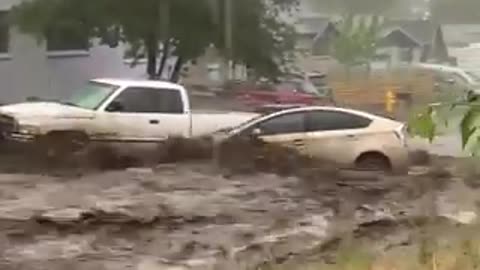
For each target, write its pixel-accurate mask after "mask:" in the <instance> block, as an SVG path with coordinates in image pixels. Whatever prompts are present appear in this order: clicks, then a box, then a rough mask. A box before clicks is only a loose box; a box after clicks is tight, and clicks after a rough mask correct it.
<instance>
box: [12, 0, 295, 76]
mask: <svg viewBox="0 0 480 270" xmlns="http://www.w3.org/2000/svg"><path fill="white" fill-rule="evenodd" d="M224 1H225V0H195V1H192V0H138V1H135V2H132V1H131V0H32V1H24V2H22V3H21V4H20V5H18V6H17V7H15V8H14V10H13V19H14V22H16V23H17V24H18V25H19V27H20V30H22V31H23V32H26V33H29V34H32V35H34V36H36V37H37V38H38V39H39V40H41V39H43V38H44V36H45V33H47V32H48V30H49V29H51V28H54V27H55V26H56V25H59V24H68V25H70V26H72V29H76V31H80V32H82V33H84V34H85V36H86V38H87V39H88V40H93V39H95V38H99V39H100V40H102V41H103V42H104V43H107V44H109V45H111V46H112V47H114V46H117V45H118V43H119V42H124V43H128V44H130V45H131V49H130V51H129V54H130V55H132V56H136V57H137V58H138V57H140V56H141V55H146V57H147V59H148V62H147V73H148V74H149V76H150V78H157V77H158V76H159V75H160V74H162V72H163V69H164V67H165V60H166V59H167V58H168V57H169V56H171V55H172V54H173V55H176V56H177V57H178V61H177V66H176V67H175V71H176V72H175V76H174V77H175V78H173V79H174V80H175V79H176V78H177V77H178V73H179V71H180V70H181V67H182V65H183V64H184V63H186V62H188V61H190V60H193V59H196V58H198V57H199V56H201V55H202V54H203V53H204V50H205V49H206V48H207V47H208V46H210V44H215V45H216V46H217V48H220V49H221V50H222V52H224V55H225V56H227V55H228V56H229V57H231V58H233V59H232V60H234V61H235V62H237V63H245V64H247V65H249V66H250V67H252V68H253V69H255V70H256V71H257V72H258V73H261V74H269V75H272V74H276V73H277V72H278V71H279V66H281V65H282V64H283V63H284V57H283V56H284V54H285V52H287V51H288V50H289V49H293V43H292V42H287V39H288V38H289V35H290V34H291V32H290V31H289V28H288V25H287V24H286V23H285V22H283V21H282V20H280V19H278V18H277V17H276V15H278V14H279V12H280V11H282V10H287V9H289V8H291V7H292V6H293V5H294V3H295V2H296V0H272V1H269V3H268V4H267V2H264V1H258V0H244V1H232V2H233V3H234V4H235V8H234V9H233V11H234V20H233V26H234V29H233V32H234V33H235V34H234V38H233V44H235V50H234V53H233V54H232V55H229V54H227V53H226V50H224V48H225V47H226V46H225V44H224V40H225V38H224V36H223V35H224V34H223V33H224V32H225V31H224V25H225V21H224V18H223V16H222V12H215V11H221V10H222V9H221V5H222V4H223V3H224ZM72 31H73V30H72ZM159 56H161V57H160V61H159ZM134 62H135V61H134Z"/></svg>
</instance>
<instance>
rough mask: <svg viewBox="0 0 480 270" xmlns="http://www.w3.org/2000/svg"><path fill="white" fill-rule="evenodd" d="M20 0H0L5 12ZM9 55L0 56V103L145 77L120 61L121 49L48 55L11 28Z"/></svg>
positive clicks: (141, 68) (61, 94) (142, 68)
mask: <svg viewBox="0 0 480 270" xmlns="http://www.w3.org/2000/svg"><path fill="white" fill-rule="evenodd" d="M22 1H24V0H0V10H9V9H10V8H11V7H12V6H13V5H15V4H18V3H20V2H22ZM9 47H10V49H9V52H8V53H7V54H0V103H10V102H18V101H23V100H25V98H26V97H29V96H38V97H44V98H63V97H65V96H68V95H69V94H70V93H71V92H73V91H74V90H75V89H76V88H77V87H79V86H80V85H81V84H82V83H84V82H85V81H86V80H89V79H92V78H95V77H127V78H145V77H146V76H145V73H146V72H145V69H146V67H145V64H139V65H137V66H136V67H134V68H131V67H130V65H129V64H127V63H124V61H123V52H124V49H123V48H115V49H111V48H109V47H107V46H98V45H97V46H93V47H92V48H91V49H90V50H89V51H88V52H86V51H75V52H57V53H54V54H52V53H48V52H47V51H46V50H45V45H44V44H42V43H39V42H38V41H37V40H36V39H34V38H32V37H31V36H28V35H25V34H22V33H19V32H18V31H16V30H15V29H14V28H12V29H11V33H10V44H9Z"/></svg>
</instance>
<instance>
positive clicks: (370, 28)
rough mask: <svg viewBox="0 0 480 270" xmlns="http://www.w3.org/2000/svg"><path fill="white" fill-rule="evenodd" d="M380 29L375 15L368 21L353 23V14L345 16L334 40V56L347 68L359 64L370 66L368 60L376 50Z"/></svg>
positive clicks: (373, 55) (369, 60)
mask: <svg viewBox="0 0 480 270" xmlns="http://www.w3.org/2000/svg"><path fill="white" fill-rule="evenodd" d="M380 29H381V25H380V23H379V20H378V19H377V18H376V17H374V18H373V20H372V21H371V22H369V23H367V21H366V20H365V19H364V20H361V21H360V22H359V23H358V24H354V22H353V16H347V17H346V18H345V19H344V20H343V22H342V23H341V25H340V27H339V34H338V36H337V38H336V39H335V40H334V46H333V56H334V58H335V59H337V60H338V62H340V63H341V64H342V65H344V66H345V67H346V68H347V69H348V68H350V67H354V66H360V65H366V66H367V67H370V62H371V60H372V59H373V58H374V57H375V54H376V51H377V41H378V35H379V31H380Z"/></svg>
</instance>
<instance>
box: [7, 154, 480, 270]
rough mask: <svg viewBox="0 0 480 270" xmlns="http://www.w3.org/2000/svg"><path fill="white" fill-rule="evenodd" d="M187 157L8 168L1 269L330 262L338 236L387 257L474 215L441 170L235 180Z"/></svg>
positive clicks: (447, 167)
mask: <svg viewBox="0 0 480 270" xmlns="http://www.w3.org/2000/svg"><path fill="white" fill-rule="evenodd" d="M277 150H278V149H277ZM277 154H278V153H277ZM195 158H196V157H195ZM195 158H193V159H192V161H188V162H187V161H184V162H181V163H179V162H177V163H175V164H163V165H158V166H155V167H153V168H145V167H144V168H130V169H119V170H113V171H98V170H97V171H91V170H89V171H82V170H81V169H77V170H76V173H72V172H70V173H69V174H66V173H58V172H54V171H50V172H49V174H48V175H44V176H42V175H41V174H38V173H35V172H33V171H32V172H31V173H29V174H25V173H20V171H21V170H20V169H18V168H17V170H16V171H11V170H12V169H11V168H10V173H7V172H4V173H3V174H0V186H1V187H2V188H1V189H0V237H1V241H0V243H1V245H0V258H1V259H0V269H5V270H10V269H12V270H13V269H22V270H23V269H29V270H30V269H33V270H37V269H39V270H40V269H54V270H55V269H74V270H83V269H85V270H87V269H88V270H96V269H101V270H110V269H112V270H113V269H115V270H124V269H125V270H126V269H129V270H130V269H134V270H150V269H155V270H157V269H213V268H212V267H214V266H215V267H217V268H216V269H255V268H256V267H257V266H259V265H262V264H265V263H267V264H270V263H282V262H285V261H290V260H294V259H295V258H301V257H302V256H307V255H308V254H315V255H316V256H318V255H319V254H328V251H331V250H333V249H335V245H334V243H336V241H338V240H339V239H342V238H344V237H345V236H347V235H349V236H350V237H352V238H355V239H362V240H369V241H372V243H375V246H378V247H379V248H382V249H386V248H389V247H390V248H391V247H392V246H397V245H401V244H405V243H408V241H409V238H410V237H411V234H412V232H414V231H415V228H418V226H419V225H418V224H422V222H423V223H425V222H426V221H425V220H427V221H428V220H429V219H431V218H439V219H441V220H446V221H448V222H450V223H452V222H453V223H468V222H471V221H472V215H475V213H476V205H475V202H476V200H477V199H478V198H477V197H478V196H477V195H476V194H475V191H474V190H472V189H470V188H469V187H467V186H465V185H464V184H463V181H462V179H461V178H459V177H457V176H456V175H455V174H456V173H457V166H456V165H455V164H454V163H452V162H451V161H448V160H434V161H432V163H433V165H431V166H430V167H416V168H412V170H411V173H410V175H408V176H388V175H384V174H378V173H368V172H355V171H353V172H352V171H338V170H335V173H332V172H331V168H330V169H329V170H326V169H325V168H323V169H322V168H320V169H319V168H316V170H315V168H310V169H309V170H306V168H303V169H301V170H296V171H295V173H292V172H290V173H287V174H282V173H281V172H279V171H275V170H273V171H272V169H271V168H274V167H281V166H280V165H278V166H267V167H269V168H270V169H265V170H264V171H265V172H263V173H262V172H258V171H256V172H252V171H249V172H248V173H239V172H238V170H236V169H235V170H234V169H232V167H235V166H233V165H230V167H228V166H226V167H217V166H215V165H214V163H212V162H210V161H196V159H195ZM287 160H291V159H287ZM238 162H240V161H237V162H233V161H231V162H230V163H229V164H236V165H239V164H238ZM275 162H279V163H278V164H285V163H284V162H285V160H281V161H275ZM275 162H273V161H272V162H271V163H270V165H271V164H272V163H275ZM6 163H8V162H4V165H5V164H6ZM13 164H17V165H18V164H19V162H12V163H11V164H10V165H11V166H13ZM275 164H276V163H275ZM435 164H437V165H435ZM282 166H283V165H282ZM435 166H437V167H435ZM7 167H8V166H7ZM13 167H15V166H13ZM240 167H241V166H240ZM320 167H321V166H320ZM327 167H328V166H327ZM440 167H441V168H442V169H443V170H439V168H440ZM225 168H229V169H228V170H227V171H225ZM235 168H237V167H235ZM63 172H65V171H63ZM279 174H280V175H282V176H279ZM472 213H473V214H472ZM475 217H476V216H473V218H475ZM332 243H333V244H332ZM329 244H330V245H329Z"/></svg>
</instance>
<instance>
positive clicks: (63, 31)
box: [45, 22, 89, 51]
mask: <svg viewBox="0 0 480 270" xmlns="http://www.w3.org/2000/svg"><path fill="white" fill-rule="evenodd" d="M45 35H46V39H47V51H86V50H88V47H89V39H88V33H87V32H86V30H85V27H83V26H82V25H81V23H79V22H67V23H58V24H54V25H53V26H52V27H50V28H49V29H48V30H47V32H46V34H45Z"/></svg>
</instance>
